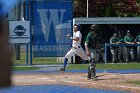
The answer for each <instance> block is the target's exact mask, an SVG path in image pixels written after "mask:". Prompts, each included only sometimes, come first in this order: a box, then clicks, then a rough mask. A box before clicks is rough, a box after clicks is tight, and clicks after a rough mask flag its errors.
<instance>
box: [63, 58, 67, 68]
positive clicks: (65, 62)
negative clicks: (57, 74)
mask: <svg viewBox="0 0 140 93" xmlns="http://www.w3.org/2000/svg"><path fill="white" fill-rule="evenodd" d="M67 62H68V59H67V58H65V59H64V66H63V67H64V68H65V67H66V65H67Z"/></svg>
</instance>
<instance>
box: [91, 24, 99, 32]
mask: <svg viewBox="0 0 140 93" xmlns="http://www.w3.org/2000/svg"><path fill="white" fill-rule="evenodd" d="M99 28H100V26H99V25H97V24H93V25H91V26H90V30H91V31H95V32H96V31H97V29H99Z"/></svg>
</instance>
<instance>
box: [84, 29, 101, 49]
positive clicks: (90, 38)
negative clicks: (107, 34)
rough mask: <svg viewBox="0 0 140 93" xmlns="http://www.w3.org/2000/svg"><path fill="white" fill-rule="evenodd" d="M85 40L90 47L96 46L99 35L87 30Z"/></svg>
mask: <svg viewBox="0 0 140 93" xmlns="http://www.w3.org/2000/svg"><path fill="white" fill-rule="evenodd" d="M85 42H86V43H87V44H88V47H89V48H90V49H94V48H97V47H98V46H99V37H98V36H96V35H94V34H93V33H92V32H89V33H88V35H87V37H86V40H85Z"/></svg>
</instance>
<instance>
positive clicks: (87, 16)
mask: <svg viewBox="0 0 140 93" xmlns="http://www.w3.org/2000/svg"><path fill="white" fill-rule="evenodd" d="M87 18H88V0H87Z"/></svg>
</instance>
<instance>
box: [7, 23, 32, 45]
mask: <svg viewBox="0 0 140 93" xmlns="http://www.w3.org/2000/svg"><path fill="white" fill-rule="evenodd" d="M9 30H10V31H9V35H10V43H29V42H30V22H29V21H10V22H9Z"/></svg>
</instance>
